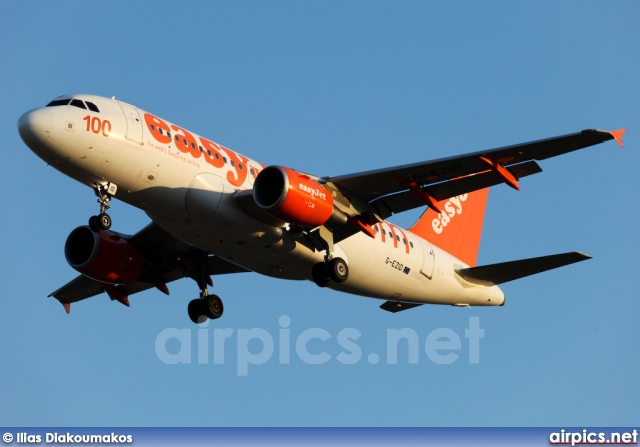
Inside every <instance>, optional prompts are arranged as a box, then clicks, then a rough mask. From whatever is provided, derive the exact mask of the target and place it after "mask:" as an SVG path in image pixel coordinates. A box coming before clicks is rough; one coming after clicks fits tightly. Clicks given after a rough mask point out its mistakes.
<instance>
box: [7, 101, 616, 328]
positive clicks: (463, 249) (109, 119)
mask: <svg viewBox="0 0 640 447" xmlns="http://www.w3.org/2000/svg"><path fill="white" fill-rule="evenodd" d="M18 129H19V133H20V136H21V137H22V139H23V141H24V142H25V144H26V145H27V146H28V147H29V148H30V149H31V150H32V151H33V152H34V153H35V154H36V155H37V156H38V157H40V158H41V159H42V160H44V161H45V162H46V163H47V164H49V165H51V166H53V167H54V168H55V169H57V170H58V171H60V172H62V173H63V174H65V175H67V176H69V177H71V178H73V179H75V180H77V181H79V182H80V183H82V184H84V185H86V186H88V187H90V188H91V189H92V190H93V191H94V193H95V195H96V196H97V197H98V203H99V212H98V213H97V214H96V215H94V216H91V217H90V218H89V223H88V225H83V226H79V227H78V228H76V229H74V230H73V231H72V232H71V234H70V235H69V236H68V238H67V241H66V244H65V249H64V253H65V257H66V260H67V262H68V263H69V265H70V266H71V267H73V268H74V269H75V270H77V271H78V272H79V273H80V275H79V276H77V277H76V278H75V279H73V280H71V281H70V282H69V283H68V284H66V285H64V286H63V287H61V288H60V289H58V290H56V291H55V292H53V293H52V294H51V295H50V296H53V297H55V298H56V299H57V300H58V301H60V303H62V305H63V306H64V308H65V309H66V311H67V313H68V312H69V311H70V306H71V303H74V302H76V301H80V300H83V299H85V298H89V297H92V296H95V295H99V294H102V293H106V294H107V295H108V296H109V297H110V298H111V299H112V300H115V301H119V302H121V303H123V304H125V305H127V306H129V296H130V295H133V294H135V293H137V292H140V291H143V290H146V289H150V288H154V287H155V288H156V289H158V290H159V291H161V292H163V293H165V294H168V293H169V289H168V287H167V284H168V283H170V282H171V281H174V280H176V279H179V278H183V277H189V278H192V279H193V280H195V282H196V283H197V287H198V289H199V295H200V296H199V298H196V299H193V300H191V301H190V302H189V304H188V314H189V317H190V318H191V320H192V321H193V322H196V323H198V322H203V321H205V320H206V318H211V319H216V318H219V317H220V316H221V315H222V313H223V305H222V301H221V299H220V298H219V297H218V296H217V295H214V294H210V293H209V287H210V286H212V285H213V283H212V281H211V276H213V275H222V274H231V273H244V272H257V273H260V274H263V275H268V276H272V277H276V278H281V279H288V280H309V281H312V282H314V283H315V284H316V285H318V286H319V287H329V288H332V289H335V290H338V291H341V292H346V293H351V294H356V295H362V296H366V297H371V298H378V299H381V300H384V303H383V304H382V305H381V306H380V307H381V308H382V309H384V310H387V311H390V312H398V311H401V310H406V309H410V308H413V307H416V306H420V305H422V304H447V305H453V306H502V305H503V304H504V302H505V298H504V294H503V292H502V291H501V290H500V288H499V287H498V285H499V284H501V283H504V282H507V281H511V280H514V279H517V278H521V277H524V276H528V275H532V274H536V273H540V272H543V271H546V270H549V269H554V268H557V267H561V266H564V265H567V264H571V263H575V262H579V261H583V260H585V259H589V256H587V255H585V254H583V253H579V252H572V253H562V254H556V255H550V256H544V257H540V258H531V259H524V260H519V261H511V262H504V263H500V264H492V265H484V266H477V265H476V259H477V255H478V248H479V244H480V235H481V232H482V224H483V219H484V212H485V207H486V202H487V195H488V188H489V187H491V186H494V185H498V184H506V185H508V186H510V187H512V188H514V189H519V188H520V179H521V178H523V177H526V176H529V175H533V174H537V173H539V172H541V168H540V167H539V165H538V163H537V161H540V160H544V159H547V158H550V157H555V156H558V155H562V154H565V153H567V152H571V151H575V150H578V149H583V148H586V147H588V146H592V145H595V144H599V143H602V142H605V141H608V140H613V139H615V140H616V141H617V142H618V144H619V145H620V146H622V134H623V133H624V129H621V130H618V131H613V132H607V131H601V130H583V131H581V132H577V133H573V134H569V135H564V136H560V137H555V138H549V139H545V140H540V141H534V142H530V143H524V144H517V145H513V146H507V147H502V148H498V149H492V150H485V151H478V152H472V153H468V154H464V155H459V156H453V157H449V158H444V159H439V160H432V161H425V162H419V163H415V164H410V165H403V166H394V167H390V168H382V169H379V170H375V171H368V172H358V173H355V174H347V175H340V176H316V175H313V174H310V173H305V172H301V171H298V170H295V169H292V168H289V167H286V166H266V165H263V164H262V163H260V162H258V161H256V160H254V159H251V158H248V157H246V156H244V155H241V154H239V153H237V152H235V151H233V150H231V149H228V148H226V147H224V146H222V145H220V144H217V143H215V142H213V141H212V140H209V139H207V138H205V137H203V136H200V135H197V134H195V133H193V132H191V131H188V130H187V129H186V128H184V127H182V126H178V125H176V124H173V123H171V122H169V121H167V120H165V119H163V118H160V117H158V116H155V115H153V114H151V113H148V112H145V111H144V110H142V109H140V108H137V107H135V106H132V105H130V104H127V103H124V102H122V101H118V100H116V99H115V98H104V97H100V96H93V95H66V96H61V97H58V98H56V99H55V100H53V101H51V102H50V103H49V104H47V106H45V107H42V108H37V109H35V110H31V111H29V112H27V113H25V114H24V115H22V116H21V117H20V119H19V121H18ZM114 197H115V198H117V199H119V200H120V201H122V202H125V203H127V204H129V205H132V206H135V207H137V208H140V209H141V210H143V211H144V212H145V213H146V214H147V215H148V216H149V218H150V219H151V223H149V225H147V226H146V227H144V228H142V229H141V230H140V231H138V232H137V233H136V234H133V235H125V234H121V233H118V232H116V231H114V230H112V229H111V228H112V221H111V218H110V216H109V214H108V213H107V211H108V209H109V207H110V205H111V199H113V198H114ZM425 206H426V210H425V212H424V213H423V214H422V216H421V217H420V219H419V220H418V221H417V222H416V223H415V224H414V225H413V226H412V227H410V228H408V229H403V228H400V227H398V226H397V225H394V224H393V223H391V222H388V221H387V219H388V218H389V217H390V216H392V215H393V214H396V213H401V212H403V211H407V210H410V209H414V208H419V207H425Z"/></svg>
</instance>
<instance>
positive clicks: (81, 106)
mask: <svg viewBox="0 0 640 447" xmlns="http://www.w3.org/2000/svg"><path fill="white" fill-rule="evenodd" d="M71 105H72V106H73V107H77V108H79V109H85V110H86V109H87V106H85V105H84V103H83V102H82V101H80V100H79V99H72V100H71Z"/></svg>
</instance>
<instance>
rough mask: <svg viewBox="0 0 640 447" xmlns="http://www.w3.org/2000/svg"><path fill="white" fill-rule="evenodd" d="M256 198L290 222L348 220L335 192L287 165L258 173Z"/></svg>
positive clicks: (315, 223) (267, 209)
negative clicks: (339, 206)
mask: <svg viewBox="0 0 640 447" xmlns="http://www.w3.org/2000/svg"><path fill="white" fill-rule="evenodd" d="M253 199H254V200H255V202H256V204H257V205H258V206H259V207H260V208H262V209H263V210H264V211H266V212H267V213H269V214H270V215H272V216H274V217H277V218H278V219H281V220H283V221H285V222H288V223H295V224H298V225H305V226H313V227H316V226H319V225H323V224H325V223H327V222H329V223H333V224H338V225H344V224H345V223H346V222H347V216H346V215H345V214H344V213H343V212H342V211H340V210H339V209H337V208H336V207H335V206H334V204H333V197H332V195H331V191H329V190H327V189H326V188H325V187H324V186H322V185H321V184H320V183H318V182H316V181H315V180H312V179H311V178H310V177H309V176H308V175H304V174H300V173H298V172H296V171H294V170H293V169H289V168H285V167H283V166H269V167H267V168H265V169H263V170H262V171H261V172H260V174H258V177H257V178H256V181H255V183H254V185H253Z"/></svg>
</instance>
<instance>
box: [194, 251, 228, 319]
mask: <svg viewBox="0 0 640 447" xmlns="http://www.w3.org/2000/svg"><path fill="white" fill-rule="evenodd" d="M208 263H209V255H207V253H204V252H197V253H194V254H192V255H191V256H189V259H188V266H187V275H188V276H189V277H190V278H192V279H193V280H195V281H196V283H198V287H199V288H200V298H196V299H195V300H191V301H190V302H189V305H188V306H187V312H188V314H189V318H190V319H191V321H193V322H194V323H196V324H200V323H204V322H205V321H206V320H207V318H210V319H212V320H216V319H218V318H220V317H221V316H222V312H223V311H224V306H223V305H222V300H221V299H220V297H219V296H218V295H209V290H208V289H207V285H211V286H213V283H212V282H211V277H210V276H209V271H208Z"/></svg>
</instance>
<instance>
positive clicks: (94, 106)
mask: <svg viewBox="0 0 640 447" xmlns="http://www.w3.org/2000/svg"><path fill="white" fill-rule="evenodd" d="M86 103H87V107H89V110H91V111H92V112H97V113H100V110H98V106H96V105H95V104H94V103H92V102H89V101H87V102H86Z"/></svg>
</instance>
